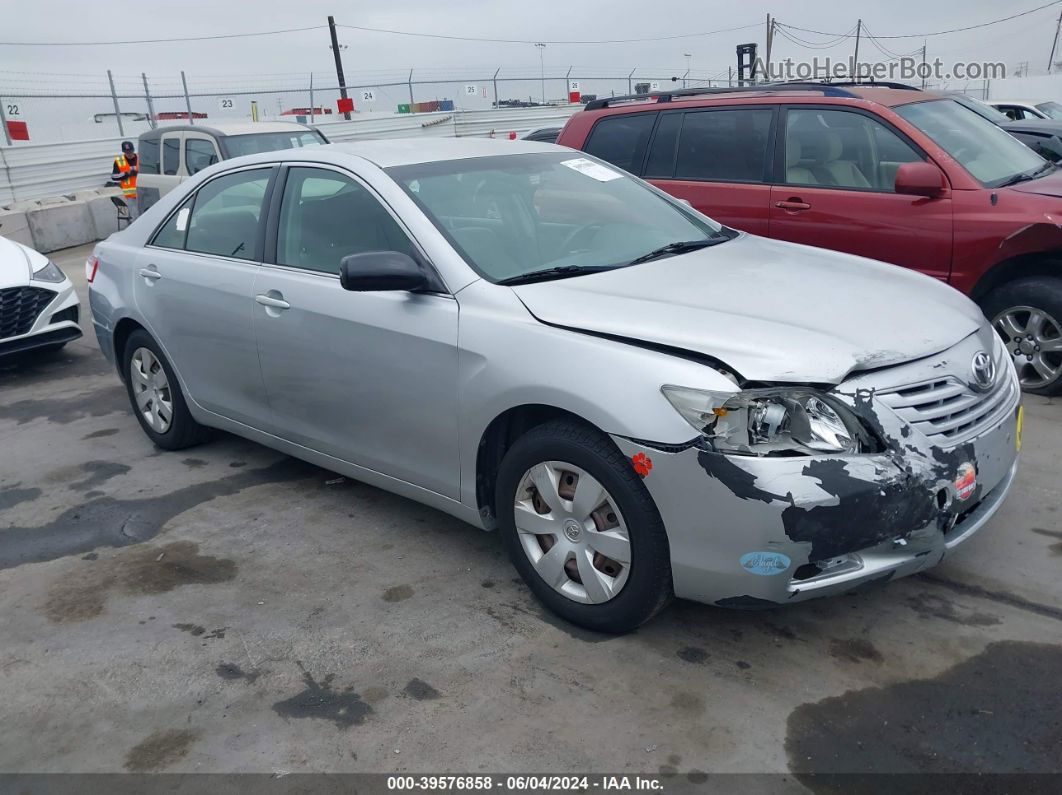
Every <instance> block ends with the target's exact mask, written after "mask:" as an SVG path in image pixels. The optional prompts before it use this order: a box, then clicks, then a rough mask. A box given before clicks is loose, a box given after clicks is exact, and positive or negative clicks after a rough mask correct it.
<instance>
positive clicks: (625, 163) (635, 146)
mask: <svg viewBox="0 0 1062 795" xmlns="http://www.w3.org/2000/svg"><path fill="white" fill-rule="evenodd" d="M655 121H656V113H628V114H624V115H622V116H606V117H605V118H603V119H601V121H599V122H598V123H597V124H595V125H594V129H593V130H592V131H591V132H590V137H589V138H588V139H587V141H586V146H584V147H583V149H585V150H586V152H587V153H589V154H591V155H593V156H594V157H600V158H601V159H602V160H607V161H608V162H609V163H612V164H613V165H615V166H619V167H620V168H622V169H624V170H625V171H631V172H633V173H637V172H638V170H639V169H640V168H641V166H642V158H643V157H645V147H646V145H647V144H648V143H649V134H650V133H652V131H653V123H654V122H655Z"/></svg>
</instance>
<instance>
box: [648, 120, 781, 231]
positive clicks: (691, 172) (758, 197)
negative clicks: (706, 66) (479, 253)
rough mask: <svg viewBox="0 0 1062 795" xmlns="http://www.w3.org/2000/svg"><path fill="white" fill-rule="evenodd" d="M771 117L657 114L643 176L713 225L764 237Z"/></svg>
mask: <svg viewBox="0 0 1062 795" xmlns="http://www.w3.org/2000/svg"><path fill="white" fill-rule="evenodd" d="M776 115H777V111H776V110H775V109H774V108H773V107H769V106H759V107H757V106H740V107H728V108H700V109H696V110H687V111H681V110H675V111H668V112H665V113H661V114H660V122H659V123H658V124H657V126H656V130H655V132H654V135H653V138H652V141H651V143H650V146H649V153H648V156H647V158H646V163H645V169H644V176H645V178H646V179H647V180H649V181H650V182H652V183H653V184H654V185H656V186H657V187H659V188H661V189H663V190H665V191H667V192H668V193H670V194H671V195H672V196H675V197H677V198H680V199H685V200H686V201H688V202H689V203H690V204H692V205H693V206H694V208H696V209H697V210H699V211H700V212H702V213H704V214H705V215H707V216H709V217H711V218H714V219H715V220H717V221H720V222H722V223H724V224H726V225H728V226H732V227H734V228H735V229H741V230H744V231H746V232H752V233H753V234H757V235H766V234H768V222H769V219H770V200H771V187H770V185H769V184H767V183H768V180H769V176H770V165H771V164H770V160H771V152H772V151H773V140H774V129H775V121H774V120H775V117H776Z"/></svg>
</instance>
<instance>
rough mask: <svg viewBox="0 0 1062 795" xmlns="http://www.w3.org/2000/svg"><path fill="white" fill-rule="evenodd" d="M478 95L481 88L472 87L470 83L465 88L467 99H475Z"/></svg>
mask: <svg viewBox="0 0 1062 795" xmlns="http://www.w3.org/2000/svg"><path fill="white" fill-rule="evenodd" d="M478 93H479V86H475V85H472V84H471V83H469V84H468V85H466V86H465V96H466V97H474V96H476V95H477V94H478Z"/></svg>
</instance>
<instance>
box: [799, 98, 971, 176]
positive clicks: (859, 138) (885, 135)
mask: <svg viewBox="0 0 1062 795" xmlns="http://www.w3.org/2000/svg"><path fill="white" fill-rule="evenodd" d="M973 118H976V117H973ZM921 159H922V157H921V155H920V154H919V153H918V152H916V151H915V150H914V149H913V148H912V147H911V145H910V144H908V143H907V142H906V141H904V140H903V139H902V138H900V137H899V136H898V135H897V134H896V133H894V132H893V131H892V130H890V129H889V128H888V127H886V126H885V125H884V124H882V123H881V122H879V121H876V120H874V119H872V118H870V117H869V116H866V115H864V114H862V113H852V112H849V111H843V110H821V109H815V108H810V109H806V110H805V109H796V108H790V109H789V112H788V116H787V120H786V134H785V162H786V174H785V181H786V182H787V183H788V184H790V185H819V186H822V187H836V188H855V189H860V190H875V191H886V192H889V193H891V192H892V191H893V190H894V188H895V185H896V171H897V169H899V167H900V165H901V164H903V163H913V162H915V161H919V160H921Z"/></svg>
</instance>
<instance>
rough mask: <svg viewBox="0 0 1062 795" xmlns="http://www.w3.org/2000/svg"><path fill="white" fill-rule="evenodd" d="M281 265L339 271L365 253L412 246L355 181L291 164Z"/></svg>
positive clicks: (410, 250) (281, 230)
mask: <svg viewBox="0 0 1062 795" xmlns="http://www.w3.org/2000/svg"><path fill="white" fill-rule="evenodd" d="M279 226H280V228H279V230H278V233H277V264H278V265H288V266H291V267H294V268H303V269H305V270H310V271H317V272H319V273H332V274H338V273H339V262H340V260H342V259H343V258H344V257H346V256H348V255H350V254H360V253H362V252H365V251H401V252H402V253H403V254H409V255H410V256H415V252H414V249H413V245H412V243H411V242H410V240H409V238H408V237H407V236H406V233H405V232H403V231H402V228H401V227H400V226H399V225H398V222H397V221H395V219H394V218H393V217H392V216H391V214H390V213H389V212H388V211H387V210H386V209H385V208H384V206H383V205H382V204H380V201H379V200H378V199H377V198H376V197H375V196H374V195H373V194H372V193H370V192H369V190H368V188H366V187H364V186H363V185H361V184H360V183H358V182H357V181H355V180H354V179H352V178H350V177H348V176H345V175H343V174H340V173H338V172H335V171H329V170H327V169H321V168H302V167H299V168H292V169H290V170H289V171H288V179H287V182H286V184H285V185H284V197H283V200H282V202H281V205H280V225H279Z"/></svg>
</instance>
